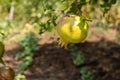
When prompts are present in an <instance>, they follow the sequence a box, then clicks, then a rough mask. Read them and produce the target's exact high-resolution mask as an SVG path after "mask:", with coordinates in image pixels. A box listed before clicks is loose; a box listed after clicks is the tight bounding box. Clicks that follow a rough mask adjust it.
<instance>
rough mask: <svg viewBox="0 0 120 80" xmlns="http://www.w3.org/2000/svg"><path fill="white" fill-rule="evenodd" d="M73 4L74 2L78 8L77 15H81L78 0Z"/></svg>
mask: <svg viewBox="0 0 120 80" xmlns="http://www.w3.org/2000/svg"><path fill="white" fill-rule="evenodd" d="M75 4H76V7H77V9H78V15H79V16H81V15H82V12H81V6H79V5H78V1H77V0H75Z"/></svg>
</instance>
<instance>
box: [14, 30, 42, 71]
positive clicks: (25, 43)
mask: <svg viewBox="0 0 120 80" xmlns="http://www.w3.org/2000/svg"><path fill="white" fill-rule="evenodd" d="M38 40H39V38H38V37H37V36H36V35H35V34H34V33H32V32H30V33H28V34H26V35H25V36H23V37H20V42H21V44H20V49H21V52H20V53H19V54H17V55H16V59H22V63H21V64H19V65H18V68H19V69H20V70H22V71H24V70H26V69H27V68H28V67H29V65H31V64H32V61H33V58H32V57H33V55H34V54H33V52H34V51H35V50H38V49H39V48H40V47H38V46H37V42H38Z"/></svg>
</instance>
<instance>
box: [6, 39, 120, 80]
mask: <svg viewBox="0 0 120 80" xmlns="http://www.w3.org/2000/svg"><path fill="white" fill-rule="evenodd" d="M76 46H77V47H78V49H79V50H80V51H82V52H83V53H84V55H85V58H86V62H88V63H90V64H88V65H86V66H88V68H89V69H90V71H92V72H93V74H94V77H95V80H120V76H119V75H120V44H118V43H115V42H111V41H105V40H100V41H97V42H84V43H81V44H76ZM15 51H16V50H15ZM9 53H11V55H12V53H14V50H11V51H7V52H6V55H7V56H9V55H10V54H9ZM13 58H14V56H13ZM91 62H92V63H91ZM16 63H17V62H16ZM11 64H15V62H14V61H13V63H11ZM79 71H80V70H79V68H78V67H76V66H75V65H74V64H73V63H72V56H71V54H70V51H69V50H65V49H63V48H60V47H59V46H58V45H57V44H56V43H50V44H44V45H42V48H41V49H40V50H38V51H36V52H35V55H34V61H33V64H32V65H31V66H30V68H29V69H28V70H27V71H26V72H25V75H26V76H27V78H28V80H80V73H79Z"/></svg>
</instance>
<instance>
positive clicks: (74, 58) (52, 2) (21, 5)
mask: <svg viewBox="0 0 120 80" xmlns="http://www.w3.org/2000/svg"><path fill="white" fill-rule="evenodd" d="M79 13H80V14H81V15H84V16H86V17H88V18H89V19H91V20H92V22H88V24H89V33H88V36H87V38H86V40H85V41H84V42H83V43H79V44H71V45H70V48H69V49H64V48H61V47H60V46H59V45H58V44H57V41H58V38H59V36H58V35H57V33H56V31H55V30H54V27H55V26H56V23H57V20H58V19H59V18H60V17H61V16H62V15H65V14H75V15H79ZM0 33H1V35H0V40H1V41H2V42H4V44H5V54H4V58H3V59H4V61H5V62H6V64H7V65H9V66H10V67H12V68H13V69H14V70H15V73H16V77H15V80H120V76H119V75H120V68H119V67H120V0H0Z"/></svg>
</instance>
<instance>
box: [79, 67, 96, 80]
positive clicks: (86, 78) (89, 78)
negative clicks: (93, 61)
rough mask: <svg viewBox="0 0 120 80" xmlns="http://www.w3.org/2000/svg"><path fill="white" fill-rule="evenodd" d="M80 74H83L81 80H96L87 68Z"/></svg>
mask: <svg viewBox="0 0 120 80" xmlns="http://www.w3.org/2000/svg"><path fill="white" fill-rule="evenodd" d="M80 73H81V80H94V76H93V74H92V72H90V71H89V70H88V68H87V67H82V68H81V69H80Z"/></svg>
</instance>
